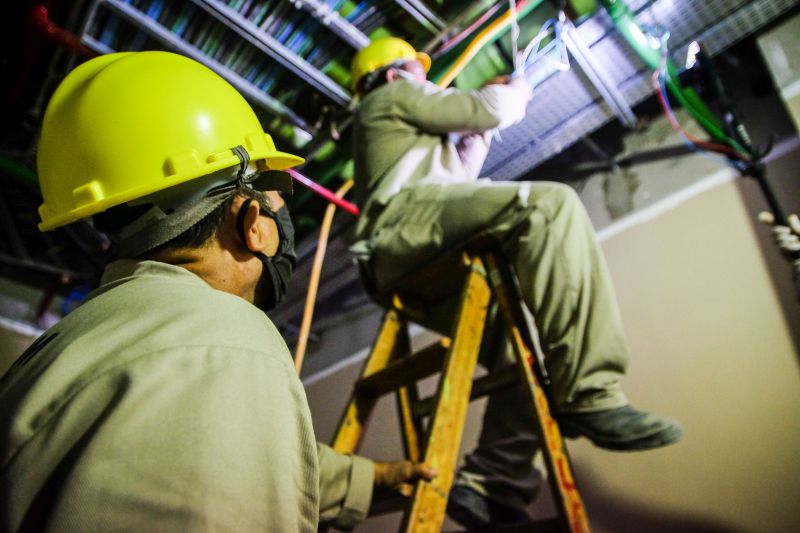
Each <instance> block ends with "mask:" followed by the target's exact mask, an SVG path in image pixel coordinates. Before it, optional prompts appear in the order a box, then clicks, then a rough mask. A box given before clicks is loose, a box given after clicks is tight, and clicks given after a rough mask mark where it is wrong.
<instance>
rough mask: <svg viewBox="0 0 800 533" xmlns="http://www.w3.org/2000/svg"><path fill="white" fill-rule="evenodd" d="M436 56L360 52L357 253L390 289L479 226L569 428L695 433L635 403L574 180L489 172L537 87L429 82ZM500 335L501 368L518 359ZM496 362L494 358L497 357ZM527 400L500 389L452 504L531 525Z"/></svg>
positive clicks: (651, 438)
mask: <svg viewBox="0 0 800 533" xmlns="http://www.w3.org/2000/svg"><path fill="white" fill-rule="evenodd" d="M429 66H430V58H428V56H427V55H425V54H421V53H417V52H416V51H415V50H414V49H413V48H412V47H411V45H409V44H408V43H406V42H404V41H402V40H400V39H396V38H387V39H380V40H377V41H374V42H373V43H372V44H370V45H369V46H368V47H366V48H364V49H363V50H361V51H360V52H359V53H358V54H357V55H356V58H355V59H354V61H353V81H354V84H355V87H356V90H357V92H358V93H359V94H360V95H361V105H360V108H359V110H358V112H357V114H356V117H355V123H354V124H355V125H354V135H355V143H354V144H355V178H356V198H357V201H358V203H359V207H360V209H361V216H360V218H359V220H358V224H357V228H356V237H357V239H358V241H357V243H356V244H355V246H354V247H353V250H354V251H355V252H356V254H357V255H359V258H360V260H361V261H362V264H364V265H367V271H368V273H369V275H370V276H371V277H372V278H373V279H374V281H375V282H376V283H377V285H378V286H379V287H386V286H388V285H390V284H391V283H392V282H393V281H396V280H397V279H398V278H400V277H401V276H402V275H403V274H405V273H407V272H408V271H409V270H412V269H413V268H415V267H418V266H420V265H422V264H424V263H426V262H428V261H430V260H431V259H432V258H434V257H435V256H436V255H437V254H439V253H441V252H442V251H445V250H449V249H451V248H454V247H455V246H458V245H460V244H464V243H466V242H468V241H469V240H470V238H472V237H474V236H476V235H478V234H488V235H489V236H491V237H493V238H495V239H496V240H498V241H499V242H500V243H502V246H503V249H504V252H505V253H506V255H507V257H508V259H509V261H510V262H511V263H512V264H513V265H514V267H515V269H516V272H517V275H518V277H519V283H520V288H521V290H522V295H523V299H524V301H525V304H526V305H527V306H528V307H529V309H530V310H531V311H532V313H533V315H534V316H535V317H536V323H537V327H538V329H539V331H540V335H541V340H542V346H543V350H544V352H545V366H546V368H547V371H548V373H549V375H550V378H551V382H552V384H551V391H550V393H551V396H552V399H553V400H552V401H553V403H552V405H551V407H552V409H553V410H554V412H555V414H556V418H557V419H558V421H559V424H560V426H561V429H562V432H563V433H564V434H565V435H567V436H571V437H577V436H585V437H587V438H589V439H590V440H591V441H592V442H593V443H594V444H596V445H597V446H600V447H603V448H607V449H611V450H619V451H633V450H645V449H650V448H656V447H660V446H665V445H667V444H670V443H673V442H675V441H677V440H678V439H679V438H680V437H681V433H682V432H681V427H680V425H679V424H678V422H676V421H675V420H673V419H670V418H666V417H662V416H659V415H655V414H652V413H647V412H643V411H640V410H637V409H635V408H633V407H631V406H630V405H629V403H628V399H627V398H626V397H625V394H624V393H623V391H622V386H621V380H622V377H623V375H624V373H625V370H626V367H627V365H628V361H629V358H630V355H629V349H628V346H627V343H626V340H625V337H624V334H623V328H622V322H621V319H620V313H619V310H618V307H617V302H616V298H615V295H614V291H613V288H612V284H611V279H610V277H609V274H608V272H607V269H606V265H605V261H604V258H603V255H602V252H601V250H600V248H599V245H598V242H597V240H596V237H595V233H594V230H593V228H592V225H591V222H590V220H589V217H588V215H587V213H586V211H585V210H584V208H583V206H582V204H581V202H580V200H579V198H578V196H577V194H575V192H574V191H573V190H572V189H571V188H570V187H568V186H566V185H562V184H557V183H547V182H538V183H531V182H492V181H491V180H488V179H479V178H478V174H479V172H480V169H481V166H482V165H483V162H484V160H485V158H486V156H487V154H488V151H489V145H490V141H491V132H492V131H493V130H495V129H502V128H506V127H508V126H510V125H512V124H515V123H517V122H519V121H520V120H522V118H523V117H524V116H525V110H526V107H527V105H528V102H529V100H530V99H531V96H532V89H531V87H530V86H529V85H528V83H527V82H526V81H525V80H524V79H522V78H514V79H499V80H494V81H493V82H491V83H490V84H487V85H486V86H485V87H483V88H482V89H480V90H476V91H462V90H458V89H441V88H439V87H437V86H436V85H433V84H432V83H430V82H427V81H426V73H427V70H428V68H429ZM495 337H496V338H498V340H499V341H500V343H496V344H497V345H496V346H494V349H492V350H490V352H491V357H490V359H491V360H482V363H484V364H485V365H487V366H490V367H493V368H494V367H501V366H504V365H505V364H509V363H510V362H511V361H512V360H513V359H512V355H511V351H510V349H508V346H507V345H503V344H502V342H503V339H502V337H501V336H498V335H495ZM484 359H485V358H484ZM531 416H532V415H531V414H530V413H529V410H528V406H527V405H526V396H525V395H523V394H522V391H521V390H519V389H517V390H510V391H508V392H503V393H501V394H497V395H493V396H492V397H491V398H490V400H489V403H488V405H487V408H486V413H485V415H484V422H483V429H482V433H481V436H480V440H479V443H478V446H477V448H476V449H475V450H474V451H473V452H472V453H470V454H469V455H468V456H467V458H466V464H465V465H464V466H463V467H462V468H461V470H460V471H459V472H458V475H457V477H456V480H455V483H454V487H453V490H452V491H451V494H450V503H449V506H448V514H450V516H451V517H452V518H454V519H456V520H457V521H459V522H461V523H462V524H464V525H466V526H469V527H487V526H496V525H501V524H504V523H514V522H519V521H523V520H524V519H525V518H526V515H525V513H524V511H523V509H524V507H525V506H526V505H527V504H528V503H529V502H530V501H531V500H532V499H533V497H534V496H535V494H536V490H537V487H538V485H539V483H540V481H541V475H540V474H539V473H538V472H537V471H536V469H535V468H534V466H533V462H532V460H533V457H534V455H535V454H536V451H537V449H538V439H537V437H536V434H535V431H534V423H533V421H532V419H531Z"/></svg>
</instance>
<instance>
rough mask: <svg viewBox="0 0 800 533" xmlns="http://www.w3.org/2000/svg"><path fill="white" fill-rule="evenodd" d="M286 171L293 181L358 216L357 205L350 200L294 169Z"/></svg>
mask: <svg viewBox="0 0 800 533" xmlns="http://www.w3.org/2000/svg"><path fill="white" fill-rule="evenodd" d="M286 172H288V173H289V175H290V176H291V177H292V178H293V179H294V180H295V181H297V182H300V183H302V184H303V185H305V186H306V187H308V188H309V189H311V190H312V191H313V192H315V193H317V194H318V195H320V196H322V197H323V198H325V199H326V200H328V201H329V202H332V203H334V204H336V205H337V206H339V207H341V208H342V209H344V210H345V211H347V212H348V213H350V214H351V215H355V216H358V207H356V205H355V204H354V203H351V202H348V201H347V200H344V199H342V198H339V197H338V196H336V195H335V194H334V193H333V192H331V191H329V190H328V189H326V188H325V187H323V186H322V185H320V184H319V183H315V182H313V181H311V180H310V179H309V178H307V177H305V176H303V175H302V174H300V173H299V172H297V171H296V170H294V169H292V168H289V169H286Z"/></svg>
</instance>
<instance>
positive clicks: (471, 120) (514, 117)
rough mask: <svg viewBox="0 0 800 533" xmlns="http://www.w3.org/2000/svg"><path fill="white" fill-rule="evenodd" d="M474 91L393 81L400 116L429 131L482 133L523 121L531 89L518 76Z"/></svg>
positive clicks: (430, 84)
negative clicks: (517, 78)
mask: <svg viewBox="0 0 800 533" xmlns="http://www.w3.org/2000/svg"><path fill="white" fill-rule="evenodd" d="M519 80H520V81H517V80H514V81H513V82H512V83H510V84H507V85H503V84H498V85H488V86H486V87H483V88H482V89H479V90H476V91H462V90H459V89H441V88H439V87H437V86H436V85H433V84H432V83H426V84H419V83H412V82H408V81H399V82H395V83H394V84H393V85H396V87H394V88H393V89H394V90H395V95H394V97H395V105H396V112H397V114H398V115H399V117H400V118H401V119H403V120H405V121H406V122H408V123H410V124H412V125H414V126H415V127H417V128H419V129H421V130H423V131H426V132H428V133H437V134H438V133H453V132H463V133H469V132H483V131H486V130H491V129H495V128H506V127H508V126H510V125H512V124H514V123H516V122H519V121H520V120H522V118H523V117H524V116H525V109H526V107H527V104H528V101H529V100H530V97H531V88H530V86H529V85H528V84H527V82H525V81H524V80H522V79H521V78H520V79H519Z"/></svg>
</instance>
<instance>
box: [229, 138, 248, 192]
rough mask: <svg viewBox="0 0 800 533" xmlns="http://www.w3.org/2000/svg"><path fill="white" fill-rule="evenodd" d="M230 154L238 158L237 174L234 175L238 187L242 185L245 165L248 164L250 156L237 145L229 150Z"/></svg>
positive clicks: (245, 170)
mask: <svg viewBox="0 0 800 533" xmlns="http://www.w3.org/2000/svg"><path fill="white" fill-rule="evenodd" d="M231 152H233V154H234V155H235V156H236V157H238V158H239V172H238V173H237V174H236V181H238V182H239V186H242V185H243V184H244V177H245V174H247V165H249V164H250V154H248V153H247V150H245V149H244V146H242V145H241V144H240V145H237V146H234V147H233V148H231Z"/></svg>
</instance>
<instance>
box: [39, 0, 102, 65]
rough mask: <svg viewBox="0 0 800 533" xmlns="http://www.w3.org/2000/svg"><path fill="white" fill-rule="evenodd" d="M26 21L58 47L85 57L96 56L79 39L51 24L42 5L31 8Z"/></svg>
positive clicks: (48, 15)
mask: <svg viewBox="0 0 800 533" xmlns="http://www.w3.org/2000/svg"><path fill="white" fill-rule="evenodd" d="M28 20H29V21H30V24H31V26H33V27H34V28H36V29H37V30H38V31H39V32H40V33H41V34H42V35H43V36H44V37H45V38H46V39H48V40H50V41H53V42H55V43H56V44H57V45H58V46H60V47H62V48H66V49H67V50H69V51H70V52H75V53H78V54H80V55H82V56H85V57H95V56H96V55H97V53H96V52H95V51H94V50H91V49H90V48H89V47H87V46H86V45H85V44H83V43H82V42H81V39H80V37H78V36H77V35H75V34H73V33H70V32H69V31H67V30H65V29H64V28H62V27H60V26H59V25H58V24H56V23H55V22H53V21H52V20H51V19H50V12H49V11H48V10H47V7H45V6H43V5H37V6H34V7H32V8H31V9H30V11H29V12H28Z"/></svg>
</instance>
